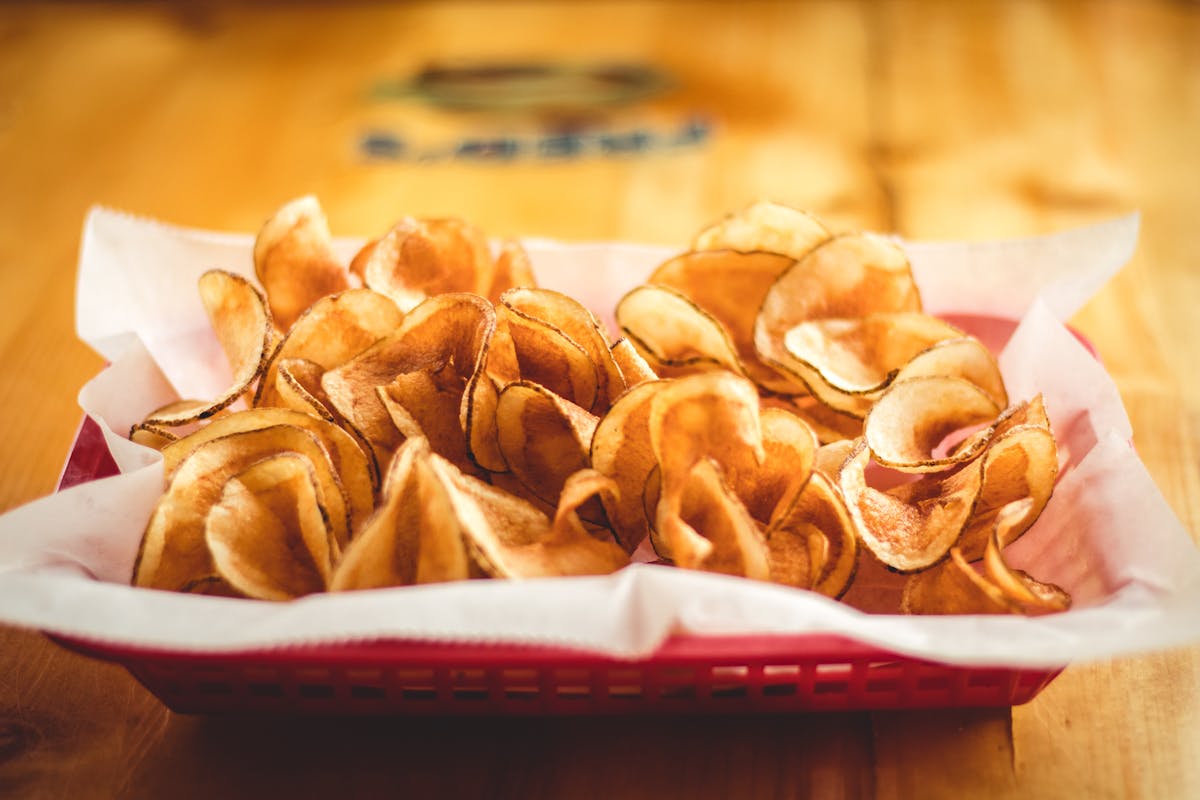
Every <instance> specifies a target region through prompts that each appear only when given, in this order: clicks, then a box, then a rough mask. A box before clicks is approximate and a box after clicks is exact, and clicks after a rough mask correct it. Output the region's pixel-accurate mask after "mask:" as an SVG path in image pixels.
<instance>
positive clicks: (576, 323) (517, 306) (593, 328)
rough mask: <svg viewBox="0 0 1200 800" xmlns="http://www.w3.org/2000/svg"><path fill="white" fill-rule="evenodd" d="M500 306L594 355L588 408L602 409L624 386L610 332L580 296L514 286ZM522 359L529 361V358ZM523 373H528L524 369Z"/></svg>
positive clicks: (502, 299) (589, 409)
mask: <svg viewBox="0 0 1200 800" xmlns="http://www.w3.org/2000/svg"><path fill="white" fill-rule="evenodd" d="M500 306H502V307H503V308H505V309H506V310H508V311H511V312H513V313H514V314H515V315H520V316H523V317H526V318H531V319H536V320H540V321H541V322H544V323H545V324H547V325H549V326H550V327H552V328H553V329H555V330H557V331H560V332H561V333H562V334H563V335H564V336H566V337H567V339H569V340H570V341H572V342H574V343H575V344H577V345H579V347H580V348H582V350H583V351H584V352H585V353H586V354H587V356H588V358H589V359H591V362H592V368H593V370H594V371H595V375H596V377H595V382H596V394H595V397H594V399H593V401H592V403H591V405H590V406H583V407H584V408H586V409H587V410H588V411H591V412H592V413H594V414H598V413H603V412H604V411H605V410H607V409H608V407H609V406H610V405H612V401H613V400H614V399H615V398H616V397H617V395H619V394H620V393H621V392H623V391H624V390H625V385H624V379H623V377H622V375H621V369H620V367H618V366H617V363H616V361H615V360H614V359H613V356H612V351H611V350H610V346H611V342H609V340H608V335H607V334H606V333H605V332H604V329H603V328H602V327H601V326H600V323H599V322H598V321H597V320H596V317H595V316H593V314H592V312H590V311H588V310H587V308H586V307H585V306H584V305H583V304H582V303H580V302H579V301H578V300H574V299H572V298H570V297H568V296H567V295H565V294H562V293H561V292H556V291H553V290H551V289H538V288H515V289H510V290H509V291H507V292H505V293H504V294H503V295H502V296H501V297H500ZM509 318H510V319H511V317H509ZM521 356H522V353H521V352H520V351H519V350H518V351H517V357H518V360H519V361H520V360H522V358H521ZM523 361H524V362H525V363H528V361H529V358H528V357H526V358H524V359H523ZM522 375H523V376H525V374H524V372H522ZM525 377H528V376H525ZM580 405H581V406H582V405H583V404H582V403H580Z"/></svg>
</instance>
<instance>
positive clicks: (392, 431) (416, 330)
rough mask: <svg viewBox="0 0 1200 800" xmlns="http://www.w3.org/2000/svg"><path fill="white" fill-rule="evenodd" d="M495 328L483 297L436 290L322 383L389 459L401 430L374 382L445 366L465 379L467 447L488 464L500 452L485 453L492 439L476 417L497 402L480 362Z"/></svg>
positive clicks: (462, 415) (462, 414) (462, 404)
mask: <svg viewBox="0 0 1200 800" xmlns="http://www.w3.org/2000/svg"><path fill="white" fill-rule="evenodd" d="M495 328H496V315H495V312H494V311H493V309H492V305H491V303H489V302H488V301H487V300H485V299H484V298H482V297H480V296H478V295H474V294H467V293H461V292H460V293H453V294H441V295H436V296H434V297H431V298H429V299H428V300H426V301H424V302H423V303H421V304H420V305H419V306H417V307H415V308H413V309H412V311H410V312H409V313H408V315H407V316H405V318H404V321H403V322H402V323H401V325H400V327H399V328H398V329H397V330H396V331H395V332H394V333H391V334H389V335H388V336H386V337H385V338H383V339H381V340H380V341H378V342H376V343H375V344H373V345H372V346H371V347H369V348H367V349H366V350H364V351H363V352H361V353H359V354H358V355H357V356H355V357H354V358H353V359H351V360H350V361H348V362H346V363H345V364H342V365H341V366H339V367H337V368H335V369H331V370H329V371H328V372H326V373H325V374H324V376H322V378H321V386H322V388H323V389H324V390H325V393H326V394H327V395H328V397H329V400H330V402H331V403H332V404H333V406H334V408H335V409H336V410H337V411H338V413H340V414H341V415H342V416H343V417H344V418H345V419H346V420H348V421H349V422H350V424H352V425H353V426H354V427H355V428H356V429H357V430H358V431H360V432H361V433H362V434H363V436H364V437H366V439H367V441H368V442H370V444H371V448H372V450H373V451H374V453H375V456H376V459H377V461H378V462H379V463H381V464H386V463H388V462H389V461H390V458H391V454H392V453H393V452H394V451H395V448H396V447H398V446H399V444H400V443H401V441H402V440H403V436H402V435H401V434H400V432H399V430H397V428H396V426H395V424H394V423H393V422H392V418H391V416H390V415H389V414H388V411H387V409H386V408H385V407H384V405H383V402H382V401H381V400H380V399H379V394H378V391H377V390H378V387H380V386H387V385H388V384H390V383H392V381H394V380H395V379H396V377H397V376H399V375H403V374H406V373H412V372H420V371H434V372H438V371H441V370H443V369H446V368H447V367H449V369H450V370H451V372H452V373H453V375H454V376H455V378H456V380H458V381H460V382H461V385H462V393H461V398H462V399H461V401H460V405H459V407H458V409H459V415H460V420H461V421H462V424H463V429H464V431H465V432H466V434H467V437H468V441H470V442H471V448H472V454H473V456H474V457H475V459H476V461H478V462H479V463H480V464H482V465H483V466H485V467H488V468H491V467H492V465H493V464H495V462H496V460H499V455H498V453H495V458H494V459H490V460H489V459H487V453H486V452H484V451H485V450H486V449H487V447H488V446H489V444H490V447H491V448H493V452H494V448H495V444H494V442H493V443H489V442H487V441H486V439H485V437H481V436H479V434H478V431H476V425H477V424H478V423H479V421H480V420H482V421H483V422H484V423H486V422H487V418H488V412H487V408H488V407H491V406H490V404H491V403H492V402H494V396H495V387H494V386H493V385H492V383H491V381H490V380H489V379H488V377H487V375H486V374H485V373H484V369H483V367H484V365H485V364H486V363H487V356H488V346H489V344H490V341H491V338H492V334H493V332H494V331H495ZM481 407H483V410H480V409H481Z"/></svg>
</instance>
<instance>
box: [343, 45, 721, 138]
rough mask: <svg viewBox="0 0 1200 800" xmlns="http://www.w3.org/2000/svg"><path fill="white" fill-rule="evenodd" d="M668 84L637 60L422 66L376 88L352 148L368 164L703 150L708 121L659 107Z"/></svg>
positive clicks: (667, 79)
mask: <svg viewBox="0 0 1200 800" xmlns="http://www.w3.org/2000/svg"><path fill="white" fill-rule="evenodd" d="M672 86H673V81H672V80H671V79H670V77H669V76H667V75H666V74H665V73H663V72H661V71H659V70H656V69H654V68H652V67H648V66H644V65H637V64H595V65H561V64H545V63H496V64H474V65H468V66H458V67H454V66H444V65H438V66H430V67H427V68H425V69H423V70H421V71H420V72H418V73H416V74H415V75H413V76H411V77H409V78H406V79H403V80H392V81H384V82H381V83H380V84H379V85H378V86H376V87H375V90H374V92H373V93H372V97H373V98H374V99H375V100H376V101H377V103H376V104H375V105H374V110H375V113H374V114H373V118H372V121H371V123H370V124H369V126H368V129H367V130H366V131H365V132H364V133H363V134H362V136H361V137H360V140H359V151H360V153H361V155H362V156H363V157H364V158H366V159H368V160H374V161H417V162H435V161H446V160H466V161H494V162H495V161H499V162H503V161H513V160H517V159H540V160H551V161H553V160H568V159H578V158H587V157H604V156H629V155H640V154H646V153H652V152H661V151H664V150H674V149H680V148H691V147H697V146H700V145H703V144H704V143H705V142H706V141H707V140H708V139H709V138H710V136H711V134H712V124H711V122H710V121H709V120H708V118H707V117H705V116H703V115H700V114H697V113H695V112H687V111H681V110H680V109H677V108H672V107H671V104H670V103H669V102H662V101H663V99H664V97H665V96H666V95H667V93H668V92H669V90H670V88H671V87H672Z"/></svg>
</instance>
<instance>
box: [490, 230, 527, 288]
mask: <svg viewBox="0 0 1200 800" xmlns="http://www.w3.org/2000/svg"><path fill="white" fill-rule="evenodd" d="M533 286H537V278H536V277H534V273H533V263H532V262H531V261H530V260H529V252H528V251H527V250H526V249H525V248H524V247H523V246H522V245H521V243H520V242H519V241H517V240H516V239H506V240H504V241H503V242H501V243H500V251H499V252H498V253H497V254H496V263H495V272H494V274H493V275H492V287H491V289H489V290H488V293H487V298H488V299H489V300H491V301H492V302H493V303H496V302H499V300H500V296H501V295H503V294H504V293H505V292H507V291H508V290H509V289H515V288H517V287H533Z"/></svg>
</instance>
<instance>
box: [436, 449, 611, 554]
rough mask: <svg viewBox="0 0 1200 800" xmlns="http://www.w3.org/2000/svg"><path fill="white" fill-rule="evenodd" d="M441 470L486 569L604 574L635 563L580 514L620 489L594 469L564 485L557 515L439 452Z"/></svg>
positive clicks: (473, 549) (472, 546)
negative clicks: (466, 471) (463, 468)
mask: <svg viewBox="0 0 1200 800" xmlns="http://www.w3.org/2000/svg"><path fill="white" fill-rule="evenodd" d="M433 464H434V468H435V470H437V471H438V472H439V473H440V474H442V476H443V479H444V480H445V481H446V483H447V485H449V486H452V487H454V489H455V491H452V492H451V498H452V500H453V502H454V504H455V508H456V510H457V512H458V513H459V515H460V518H461V519H463V520H464V523H465V524H464V531H465V535H466V541H467V545H468V548H469V550H470V552H471V554H472V558H473V559H474V560H475V564H476V566H477V567H478V568H479V569H480V570H482V572H483V574H485V575H488V576H491V577H497V578H539V577H553V576H560V575H604V574H607V573H610V572H614V571H616V570H618V569H620V568H621V567H624V566H625V565H626V564H628V563H629V556H628V554H627V553H626V552H625V551H624V550H623V549H622V548H621V547H620V546H619V545H617V543H616V542H615V541H613V540H612V539H611V538H609V537H603V536H595V535H593V534H592V533H591V532H590V531H588V529H587V528H586V527H585V526H584V524H583V522H582V521H581V520H580V518H579V514H578V511H579V509H580V508H581V507H583V506H585V505H588V504H590V503H592V502H593V498H594V497H595V496H596V495H597V494H600V495H603V494H606V493H608V492H611V491H613V490H614V487H613V484H612V481H610V480H609V479H608V478H606V477H604V476H602V475H600V474H599V473H597V472H595V471H594V470H581V471H580V472H578V473H576V474H574V475H572V476H570V477H569V478H568V479H567V480H566V482H565V483H564V485H563V490H562V493H561V499H560V501H559V504H558V506H557V511H556V512H555V515H554V519H553V521H551V520H550V519H549V518H547V517H546V516H545V515H544V514H542V512H540V511H538V509H537V508H536V507H534V506H533V505H531V504H530V503H528V502H526V501H525V500H522V499H521V498H518V497H514V496H512V495H510V494H508V493H506V492H503V491H501V490H499V489H497V488H496V487H494V486H490V485H488V484H486V483H484V482H482V481H480V480H478V479H475V478H472V477H471V476H469V475H466V474H464V473H462V472H461V471H459V470H457V469H455V468H454V467H453V465H452V464H450V463H449V462H447V461H445V460H443V459H439V458H438V457H436V456H435V457H434V459H433Z"/></svg>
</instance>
